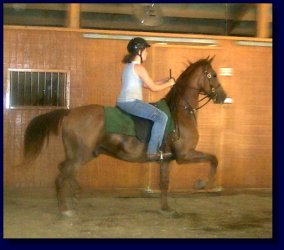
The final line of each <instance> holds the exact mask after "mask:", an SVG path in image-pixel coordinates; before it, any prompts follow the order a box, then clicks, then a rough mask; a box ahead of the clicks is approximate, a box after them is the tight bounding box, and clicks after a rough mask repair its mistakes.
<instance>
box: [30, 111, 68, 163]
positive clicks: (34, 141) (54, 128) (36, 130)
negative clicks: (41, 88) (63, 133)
mask: <svg viewBox="0 0 284 250" xmlns="http://www.w3.org/2000/svg"><path fill="white" fill-rule="evenodd" d="M69 112H70V110H67V109H58V110H55V111H51V112H48V113H46V114H42V115H39V116H36V117H34V118H33V119H32V120H31V122H30V123H29V125H28V127H27V128H26V131H25V138H24V159H25V160H24V164H25V163H30V162H31V161H33V160H35V159H36V158H37V156H38V155H39V154H40V152H41V150H42V147H43V145H44V142H45V138H47V143H48V139H49V135H50V133H53V134H55V135H58V131H59V128H60V127H61V122H62V120H63V118H64V116H66V115H68V114H69Z"/></svg>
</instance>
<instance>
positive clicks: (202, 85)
mask: <svg viewBox="0 0 284 250" xmlns="http://www.w3.org/2000/svg"><path fill="white" fill-rule="evenodd" d="M213 59H214V57H212V58H211V59H208V58H207V59H203V60H200V61H199V63H200V64H199V65H200V67H197V68H196V73H195V74H194V76H195V78H196V80H195V81H194V80H192V79H191V84H193V85H194V86H193V87H194V88H196V89H198V90H199V93H202V94H204V95H206V96H208V97H209V98H210V99H212V100H213V102H214V103H224V101H225V99H226V97H227V94H226V92H225V91H224V89H223V87H222V85H221V83H220V82H219V79H218V77H217V73H216V71H215V70H214V69H213V67H212V66H211V62H212V61H213Z"/></svg>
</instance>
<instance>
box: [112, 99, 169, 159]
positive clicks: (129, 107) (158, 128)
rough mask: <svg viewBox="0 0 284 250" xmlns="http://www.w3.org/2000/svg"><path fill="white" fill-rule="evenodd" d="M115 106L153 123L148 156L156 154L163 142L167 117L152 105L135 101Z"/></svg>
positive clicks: (118, 103) (119, 103)
mask: <svg viewBox="0 0 284 250" xmlns="http://www.w3.org/2000/svg"><path fill="white" fill-rule="evenodd" d="M116 104H117V106H118V107H119V108H120V109H122V110H124V111H125V112H127V113H129V114H132V115H136V116H139V117H142V118H145V119H148V120H151V121H153V122H154V124H153V127H152V131H151V138H150V141H149V145H148V150H147V153H148V154H156V153H157V152H158V151H159V149H160V147H161V145H162V142H163V137H164V133H165V129H166V125H167V121H168V116H167V115H166V114H165V113H164V112H163V111H161V110H159V109H158V108H156V107H154V106H153V105H151V104H149V103H146V102H143V101H140V100H135V101H131V102H117V103H116Z"/></svg>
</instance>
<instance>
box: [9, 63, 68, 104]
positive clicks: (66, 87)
mask: <svg viewBox="0 0 284 250" xmlns="http://www.w3.org/2000/svg"><path fill="white" fill-rule="evenodd" d="M11 72H29V73H33V72H35V73H65V74H66V86H65V98H64V102H65V105H64V106H33V105H29V106H24V105H22V106H12V105H11V102H10V94H11V79H10V75H11ZM7 83H8V84H7V90H6V100H5V102H6V109H62V108H63V109H69V108H70V71H69V70H58V69H15V68H8V76H7Z"/></svg>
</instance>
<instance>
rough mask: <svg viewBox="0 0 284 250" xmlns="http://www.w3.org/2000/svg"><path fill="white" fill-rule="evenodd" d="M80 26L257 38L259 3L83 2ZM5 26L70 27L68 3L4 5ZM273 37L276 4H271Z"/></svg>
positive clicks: (270, 27)
mask: <svg viewBox="0 0 284 250" xmlns="http://www.w3.org/2000/svg"><path fill="white" fill-rule="evenodd" d="M80 8H81V14H80V28H82V29H84V28H87V29H111V30H130V31H154V32H169V33H186V34H207V35H224V36H245V37H255V36H256V35H257V34H256V32H257V31H256V30H257V21H258V20H257V12H258V8H257V4H226V3H216V4H211V3H210V4H209V3H202V4H191V3H183V4H151V3H148V4H137V3H136V4H131V3H130V4H92V3H88V4H81V7H80ZM3 12H4V25H27V26H51V27H66V23H67V22H66V19H67V16H68V4H45V3H42V4H36V3H35V4H33V3H27V4H18V3H14V4H13V3H9V4H4V11H3ZM268 12H269V13H267V15H268V22H269V27H268V28H269V37H272V5H270V7H269V11H268Z"/></svg>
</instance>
